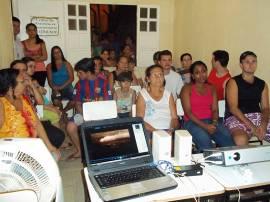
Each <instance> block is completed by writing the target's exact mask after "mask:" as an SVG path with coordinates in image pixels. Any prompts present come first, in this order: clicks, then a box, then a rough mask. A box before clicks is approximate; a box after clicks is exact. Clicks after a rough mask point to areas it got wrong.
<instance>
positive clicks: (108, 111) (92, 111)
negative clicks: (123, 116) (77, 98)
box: [83, 100, 117, 121]
mask: <svg viewBox="0 0 270 202" xmlns="http://www.w3.org/2000/svg"><path fill="white" fill-rule="evenodd" d="M116 117H117V107H116V102H115V100H106V101H96V102H85V103H83V119H84V120H85V121H94V120H102V119H112V118H116Z"/></svg>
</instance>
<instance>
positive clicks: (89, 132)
mask: <svg viewBox="0 0 270 202" xmlns="http://www.w3.org/2000/svg"><path fill="white" fill-rule="evenodd" d="M83 130H84V136H85V141H86V147H87V150H88V151H87V153H88V156H89V160H90V164H96V163H101V162H108V161H115V160H123V159H127V158H130V157H137V156H142V155H146V154H149V152H148V147H147V143H146V138H145V134H144V130H143V125H142V123H126V122H125V123H122V124H119V123H117V124H106V122H105V124H104V125H96V126H91V127H87V126H86V127H83Z"/></svg>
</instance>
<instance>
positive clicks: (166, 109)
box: [0, 24, 270, 159]
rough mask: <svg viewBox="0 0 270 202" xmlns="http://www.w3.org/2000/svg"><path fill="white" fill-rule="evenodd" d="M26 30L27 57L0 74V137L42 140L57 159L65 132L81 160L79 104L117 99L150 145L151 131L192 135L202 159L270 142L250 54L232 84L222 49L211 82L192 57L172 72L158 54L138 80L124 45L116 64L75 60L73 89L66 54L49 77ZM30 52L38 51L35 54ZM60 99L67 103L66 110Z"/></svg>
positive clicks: (261, 85) (105, 58)
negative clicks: (139, 121) (219, 150)
mask: <svg viewBox="0 0 270 202" xmlns="http://www.w3.org/2000/svg"><path fill="white" fill-rule="evenodd" d="M26 30H27V33H28V34H29V39H27V40H25V41H24V42H23V44H24V45H23V47H22V49H23V51H24V55H25V56H26V57H23V58H21V59H22V60H14V61H13V62H12V63H11V65H10V68H9V69H3V70H0V137H17V136H19V137H40V138H41V139H42V140H43V141H44V143H45V144H46V145H47V147H48V149H49V150H50V151H52V152H55V153H56V155H57V156H58V157H59V158H60V152H59V148H60V147H61V146H63V142H64V138H65V134H64V132H63V130H65V131H66V133H67V134H68V136H69V137H70V140H71V142H72V144H73V145H74V151H73V152H72V154H71V155H70V156H69V159H74V158H79V157H81V145H80V138H79V129H80V125H81V124H82V122H83V115H82V114H83V113H82V104H83V103H84V102H94V101H100V100H111V99H114V100H115V101H116V103H117V111H118V117H119V118H126V117H130V116H131V114H132V105H134V104H136V116H137V117H142V118H143V120H144V122H145V128H146V130H147V135H148V136H149V141H150V142H151V139H152V132H153V131H154V130H166V131H167V132H168V133H169V134H173V132H174V130H176V129H180V128H183V129H186V130H188V131H189V133H190V134H191V135H192V138H193V142H194V143H195V146H196V147H197V149H198V151H199V152H201V151H203V150H204V149H207V148H212V147H214V146H218V147H225V146H233V145H247V144H248V142H249V139H250V138H251V137H252V136H256V137H257V138H258V139H259V140H266V141H270V125H269V97H268V86H267V84H266V83H265V82H264V81H263V80H261V79H259V78H257V77H256V76H255V71H256V68H257V56H256V55H255V53H253V52H251V51H246V52H244V53H242V54H241V55H240V68H241V70H242V72H241V74H239V75H237V76H234V77H231V75H230V73H229V71H228V69H227V65H228V62H229V54H228V53H227V52H226V51H224V50H217V51H214V52H213V55H212V69H211V72H210V73H209V76H208V68H207V66H206V65H205V63H203V62H202V61H195V62H193V63H192V56H191V54H189V53H184V54H182V55H181V56H180V62H181V65H182V66H181V67H180V68H175V67H173V66H172V53H171V52H170V51H169V50H163V51H158V52H156V53H155V54H154V56H153V59H154V62H153V63H154V64H153V65H151V66H149V67H148V68H147V69H146V71H145V79H144V78H141V77H140V76H139V75H136V73H135V68H136V67H135V60H134V55H133V54H132V53H133V52H134V50H133V51H132V49H131V45H130V44H127V45H126V46H125V49H124V51H123V52H122V54H121V55H120V56H119V57H118V59H115V58H114V61H109V60H110V59H109V55H110V53H109V51H108V50H105V49H104V50H102V51H101V54H100V56H95V57H93V58H83V59H81V60H80V61H78V62H77V63H76V64H75V68H74V70H75V71H76V73H77V76H78V79H79V80H78V81H77V83H76V84H75V86H74V88H73V85H72V82H73V81H74V73H73V67H72V65H71V64H70V63H69V62H68V61H67V60H66V59H65V57H64V54H63V52H62V50H61V48H60V47H59V46H54V47H53V48H52V49H51V63H49V64H48V65H47V68H46V74H47V75H45V76H44V68H43V65H42V68H41V63H44V60H46V59H47V53H46V54H45V53H44V51H46V46H45V42H44V41H43V40H42V39H40V38H39V37H38V34H37V28H36V27H35V26H34V25H33V24H28V25H27V26H26ZM32 42H33V43H34V45H33V43H32ZM30 46H33V47H34V48H37V49H38V50H37V51H32V52H31V54H30V49H31V50H33V47H30ZM37 64H39V65H38V66H39V67H38V68H37ZM108 64H114V65H116V69H115V70H114V71H112V72H109V71H107V70H105V69H104V67H105V65H108ZM137 68H138V67H137ZM44 77H45V78H46V77H47V78H48V84H49V86H50V88H51V89H52V96H51V100H52V101H50V100H48V99H47V97H46V96H45V94H46V90H45V88H44V87H43V86H44ZM134 85H135V86H138V85H139V86H140V87H141V88H142V89H141V90H140V92H135V91H134V90H133V89H132V86H134ZM251 92H252V93H251ZM63 99H66V100H68V104H67V106H65V107H64V106H62V102H61V101H62V100H63ZM177 99H180V100H181V103H182V107H183V111H184V117H183V118H184V123H183V124H182V125H180V123H179V117H178V116H177V109H176V100H177ZM220 100H225V103H226V105H225V108H226V112H225V118H224V119H221V118H220V117H218V114H219V109H218V101H220ZM39 105H42V106H43V109H44V113H43V117H40V118H39V117H38V116H37V113H36V112H37V107H38V106H39ZM69 109H75V113H74V116H73V117H69V120H67V121H66V122H64V128H63V127H60V126H59V125H58V123H59V122H60V119H62V118H63V117H64V116H65V114H66V112H67V110H69ZM61 128H62V129H61ZM213 142H214V144H213Z"/></svg>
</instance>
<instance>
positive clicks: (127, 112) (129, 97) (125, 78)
mask: <svg viewBox="0 0 270 202" xmlns="http://www.w3.org/2000/svg"><path fill="white" fill-rule="evenodd" d="M118 81H119V83H120V88H118V89H117V90H116V91H115V93H114V95H113V99H114V100H115V101H116V104H117V112H118V117H119V118H125V117H130V116H131V109H132V105H133V104H134V103H135V100H136V92H135V91H134V90H132V89H131V88H130V85H131V82H132V73H131V72H122V73H120V74H119V75H118Z"/></svg>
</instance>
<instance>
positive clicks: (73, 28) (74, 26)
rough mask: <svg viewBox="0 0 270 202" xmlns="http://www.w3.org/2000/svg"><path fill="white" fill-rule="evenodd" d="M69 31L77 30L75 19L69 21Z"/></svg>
mask: <svg viewBox="0 0 270 202" xmlns="http://www.w3.org/2000/svg"><path fill="white" fill-rule="evenodd" d="M68 29H69V30H77V26H76V20H75V19H68Z"/></svg>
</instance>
